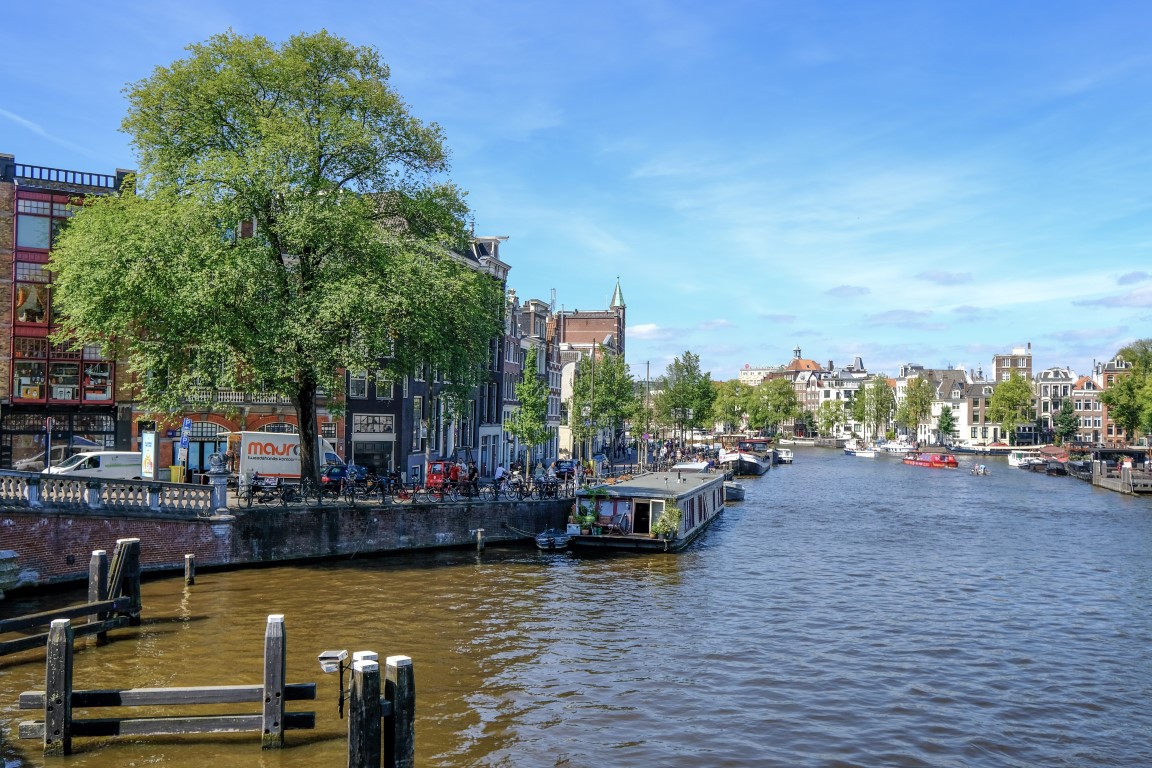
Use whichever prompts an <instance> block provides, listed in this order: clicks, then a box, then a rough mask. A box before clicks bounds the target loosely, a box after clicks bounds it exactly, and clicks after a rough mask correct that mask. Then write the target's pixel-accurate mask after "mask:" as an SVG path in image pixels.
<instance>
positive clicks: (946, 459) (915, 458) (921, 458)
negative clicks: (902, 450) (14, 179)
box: [903, 451, 960, 469]
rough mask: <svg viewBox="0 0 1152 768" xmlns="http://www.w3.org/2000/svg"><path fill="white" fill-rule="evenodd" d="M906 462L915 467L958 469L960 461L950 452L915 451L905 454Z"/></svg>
mask: <svg viewBox="0 0 1152 768" xmlns="http://www.w3.org/2000/svg"><path fill="white" fill-rule="evenodd" d="M903 461H904V463H905V464H907V465H909V466H913V467H932V468H933V469H956V468H957V467H959V466H960V462H958V461H956V457H955V456H953V455H952V454H950V453H921V452H919V451H913V452H911V453H906V454H904V459H903Z"/></svg>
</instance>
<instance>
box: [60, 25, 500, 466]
mask: <svg viewBox="0 0 1152 768" xmlns="http://www.w3.org/2000/svg"><path fill="white" fill-rule="evenodd" d="M188 51H189V55H188V57H187V58H184V59H181V60H179V61H176V62H174V63H172V64H171V65H169V66H167V67H158V68H156V69H155V70H154V71H153V73H152V74H151V76H149V77H147V78H145V79H144V80H141V81H139V82H136V83H133V84H131V85H130V86H129V87H128V88H127V96H128V102H129V109H128V114H127V116H126V117H125V119H124V122H123V129H124V130H125V131H126V132H127V133H128V134H129V135H130V136H131V139H132V143H133V145H134V146H135V148H136V151H137V153H138V158H139V172H140V175H139V177H138V189H137V190H136V191H137V192H138V194H130V193H126V194H122V195H120V196H118V197H108V198H101V199H94V200H90V201H89V202H88V203H87V204H86V205H85V207H84V210H83V211H81V212H80V214H79V215H77V216H76V217H74V218H73V220H72V223H71V225H70V226H69V227H68V228H67V229H66V231H65V232H64V233H63V235H62V236H61V238H60V240H59V244H58V246H57V248H56V249H55V251H54V252H53V258H52V266H51V268H52V271H53V272H54V274H55V288H54V298H55V300H56V302H57V303H56V307H57V309H58V310H60V319H61V322H60V325H61V328H62V331H63V333H62V334H61V336H62V337H64V336H68V337H70V338H74V339H76V340H77V341H79V342H80V343H82V344H100V345H103V347H104V348H105V350H106V351H107V352H108V353H110V354H113V355H115V356H116V357H117V358H118V359H122V360H125V361H126V362H127V369H128V372H130V373H131V374H132V375H133V376H134V380H135V382H136V384H137V386H138V387H139V391H138V392H137V393H136V396H137V399H138V401H139V402H141V403H142V404H143V405H145V406H146V407H149V408H151V409H153V410H157V411H169V412H177V411H180V410H182V409H184V408H185V407H186V405H187V404H188V403H189V402H192V403H195V402H196V401H197V399H198V398H202V397H203V395H202V394H200V393H202V392H204V391H206V390H207V389H210V388H215V387H238V388H245V389H249V390H255V389H264V390H266V391H270V392H276V393H279V394H282V395H285V396H287V397H288V398H289V399H290V400H291V402H292V405H293V406H294V407H295V410H296V415H297V418H298V420H299V427H300V433H301V441H300V450H301V460H302V466H303V471H304V473H305V474H306V475H307V474H310V475H311V476H312V477H313V478H315V477H316V476H317V474H318V462H317V456H316V451H315V446H316V439H315V438H316V413H315V411H316V405H315V400H316V397H317V394H318V393H319V392H322V391H323V392H327V394H328V396H329V403H330V405H332V406H333V407H335V408H338V407H339V405H340V403H341V402H342V398H341V395H342V393H343V388H344V378H343V374H342V371H343V370H373V371H374V370H384V371H385V374H386V375H387V376H392V377H398V376H402V375H404V374H407V373H411V372H413V371H415V370H416V369H417V367H418V366H424V365H427V366H429V367H430V368H432V369H434V370H436V371H437V372H438V373H440V374H441V375H442V377H443V379H444V380H445V381H448V382H451V383H450V384H448V385H446V390H447V391H446V395H447V396H448V397H449V398H450V399H451V398H460V397H463V396H464V394H465V393H466V392H467V391H468V390H470V389H471V387H472V386H473V385H474V384H475V383H476V382H477V381H479V380H480V378H481V377H482V376H484V375H486V370H485V363H486V362H487V356H488V348H489V340H490V339H491V338H492V337H493V336H494V335H496V334H497V333H498V331H499V312H500V302H501V299H502V288H501V286H499V285H498V284H497V283H496V281H495V280H493V279H491V278H490V277H489V276H487V275H483V274H480V273H477V272H475V271H473V270H471V269H469V268H468V267H467V266H465V265H464V264H463V263H462V260H460V259H458V258H456V257H454V255H453V254H454V253H457V252H460V251H461V249H462V248H463V247H464V246H465V245H466V242H467V232H468V216H469V214H468V209H467V207H466V206H465V204H464V200H463V195H462V193H461V192H460V191H459V190H457V189H456V188H455V187H454V186H453V185H452V184H450V183H448V182H447V181H445V180H443V178H442V177H443V174H444V172H445V171H446V170H447V163H446V158H447V151H446V149H445V147H444V142H443V138H442V136H441V132H440V129H439V127H438V126H436V125H435V124H427V123H423V122H421V121H420V120H418V119H417V118H415V117H414V116H413V115H412V114H411V113H410V112H409V110H408V108H407V106H406V105H405V104H404V102H403V101H402V100H401V98H400V96H399V94H398V93H396V91H395V90H393V89H392V87H391V86H390V85H389V83H388V77H389V72H388V68H387V67H386V66H385V65H384V64H383V63H382V62H381V61H380V58H379V55H378V54H377V52H376V51H375V50H372V49H370V48H361V47H355V46H352V45H350V44H349V43H347V42H345V41H344V40H342V39H340V38H337V37H334V36H332V35H329V34H328V33H326V32H320V33H317V34H311V35H298V36H295V37H292V38H290V39H289V40H288V41H287V42H285V43H283V44H282V45H279V46H278V45H275V44H273V43H270V42H269V41H268V40H266V39H264V38H262V37H242V36H239V35H236V34H233V33H231V32H228V33H224V34H220V35H216V36H214V37H212V38H210V39H209V40H208V41H206V42H205V43H202V44H198V45H193V46H190V47H189V49H188ZM129 192H130V190H129ZM382 358H386V362H384V363H383V364H382V363H381V362H380V360H381V359H382Z"/></svg>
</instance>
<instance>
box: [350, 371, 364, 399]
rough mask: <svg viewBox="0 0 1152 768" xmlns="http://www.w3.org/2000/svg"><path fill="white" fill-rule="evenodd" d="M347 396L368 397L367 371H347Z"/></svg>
mask: <svg viewBox="0 0 1152 768" xmlns="http://www.w3.org/2000/svg"><path fill="white" fill-rule="evenodd" d="M348 397H368V372H367V371H357V372H356V373H352V372H349V373H348Z"/></svg>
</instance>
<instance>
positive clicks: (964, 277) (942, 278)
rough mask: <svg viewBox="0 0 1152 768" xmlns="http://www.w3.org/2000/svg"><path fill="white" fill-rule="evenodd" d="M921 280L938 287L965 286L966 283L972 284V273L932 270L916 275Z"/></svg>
mask: <svg viewBox="0 0 1152 768" xmlns="http://www.w3.org/2000/svg"><path fill="white" fill-rule="evenodd" d="M916 277H918V278H920V279H921V280H927V281H928V282H930V283H936V284H937V285H963V284H964V283H970V282H972V273H971V272H942V271H940V270H932V271H930V272H921V273H920V274H918V275H916Z"/></svg>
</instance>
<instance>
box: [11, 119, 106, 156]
mask: <svg viewBox="0 0 1152 768" xmlns="http://www.w3.org/2000/svg"><path fill="white" fill-rule="evenodd" d="M0 117H3V118H5V119H6V120H10V121H11V122H13V123H16V125H19V126H20V127H21V128H24V129H26V130H28V131H31V132H32V133H34V134H36V135H37V136H40V137H41V138H45V139H47V140H48V141H51V142H53V143H55V144H59V145H60V146H62V147H67V148H68V149H71V150H73V151H75V152H80V153H82V154H84V155H87V156H88V157H95V153H93V152H92V151H91V150H89V149H88V148H87V147H82V146H80V145H79V144H74V143H73V142H71V141H68V140H67V139H63V138H61V137H59V136H57V135H55V134H52V133H49V132H48V131H47V130H45V129H44V127H43V126H41V125H40V124H39V123H35V122H33V121H31V120H28V119H27V118H24V117H21V116H20V115H18V114H16V113H15V112H9V111H8V110H6V109H0Z"/></svg>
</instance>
